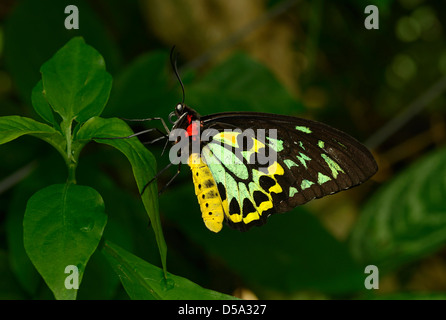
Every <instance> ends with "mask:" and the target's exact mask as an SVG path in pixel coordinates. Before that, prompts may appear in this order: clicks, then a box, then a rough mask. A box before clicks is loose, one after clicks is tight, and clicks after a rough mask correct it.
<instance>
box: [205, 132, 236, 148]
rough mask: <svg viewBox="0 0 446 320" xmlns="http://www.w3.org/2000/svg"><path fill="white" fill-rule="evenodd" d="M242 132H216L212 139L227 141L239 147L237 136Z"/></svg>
mask: <svg viewBox="0 0 446 320" xmlns="http://www.w3.org/2000/svg"><path fill="white" fill-rule="evenodd" d="M239 134H240V132H220V133H218V134H216V135H215V136H214V137H213V138H212V139H213V140H217V141H220V142H224V143H227V144H229V145H231V146H233V147H236V148H238V147H239V146H238V143H237V136H238V135H239Z"/></svg>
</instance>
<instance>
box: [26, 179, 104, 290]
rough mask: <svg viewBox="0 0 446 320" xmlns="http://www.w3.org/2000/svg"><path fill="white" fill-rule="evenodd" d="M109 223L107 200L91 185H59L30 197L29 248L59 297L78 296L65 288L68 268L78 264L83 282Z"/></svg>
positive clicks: (34, 261) (27, 207) (32, 258)
mask: <svg viewBox="0 0 446 320" xmlns="http://www.w3.org/2000/svg"><path fill="white" fill-rule="evenodd" d="M106 222H107V216H106V215H105V212H104V202H103V201H102V198H101V196H100V194H99V193H97V192H96V191H95V190H94V189H92V188H90V187H85V186H78V185H74V184H56V185H52V186H49V187H47V188H45V189H41V190H40V191H38V192H37V193H35V194H34V195H33V196H32V197H31V198H30V199H29V201H28V204H27V206H26V211H25V217H24V220H23V242H24V245H25V250H26V252H27V254H28V256H29V258H30V259H31V261H32V262H33V264H34V266H35V267H36V269H37V270H38V271H39V273H40V274H41V275H42V277H43V278H44V280H45V282H46V283H47V285H48V287H49V288H50V289H51V290H52V291H53V293H54V296H55V297H56V299H76V295H77V290H76V289H67V288H66V287H65V280H66V277H67V276H68V275H69V274H66V273H65V268H66V267H67V266H69V265H74V266H76V267H77V268H78V270H79V283H80V282H81V280H82V275H83V273H84V270H85V266H86V264H87V262H88V260H89V259H90V256H91V255H92V254H93V252H94V251H95V249H96V247H97V246H98V244H99V241H100V239H101V237H102V232H103V230H104V227H105V224H106Z"/></svg>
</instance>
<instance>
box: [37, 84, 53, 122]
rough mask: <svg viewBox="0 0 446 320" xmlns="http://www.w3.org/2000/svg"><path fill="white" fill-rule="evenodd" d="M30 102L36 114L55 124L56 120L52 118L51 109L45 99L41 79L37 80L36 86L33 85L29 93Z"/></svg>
mask: <svg viewBox="0 0 446 320" xmlns="http://www.w3.org/2000/svg"><path fill="white" fill-rule="evenodd" d="M31 102H32V104H33V107H34V110H36V112H37V114H38V115H39V116H41V117H42V119H43V120H45V121H47V122H48V123H50V124H52V125H55V123H56V121H55V120H54V114H53V110H52V109H51V106H50V105H49V104H48V101H46V98H45V93H44V91H43V83H42V80H40V81H39V82H37V84H36V86H35V87H34V89H33V91H32V94H31Z"/></svg>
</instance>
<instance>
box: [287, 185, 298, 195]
mask: <svg viewBox="0 0 446 320" xmlns="http://www.w3.org/2000/svg"><path fill="white" fill-rule="evenodd" d="M296 193H298V191H297V189H296V188H294V187H290V194H289V197H290V198H292V197H293V196H294V195H295V194H296Z"/></svg>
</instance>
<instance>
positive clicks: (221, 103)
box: [186, 53, 303, 115]
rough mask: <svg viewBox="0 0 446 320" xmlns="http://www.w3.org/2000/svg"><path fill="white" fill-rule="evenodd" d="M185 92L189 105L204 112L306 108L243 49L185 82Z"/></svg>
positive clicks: (287, 111) (289, 111)
mask: <svg viewBox="0 0 446 320" xmlns="http://www.w3.org/2000/svg"><path fill="white" fill-rule="evenodd" d="M186 94H187V103H188V105H190V106H192V107H194V108H196V109H197V111H198V112H200V111H201V113H202V114H205V113H206V114H209V113H214V112H223V111H242V110H244V111H257V112H274V113H279V114H286V115H290V114H298V113H299V112H302V111H303V107H302V105H301V104H300V103H299V102H298V101H296V100H295V99H294V98H293V97H292V96H291V95H290V94H289V93H288V91H287V90H286V89H285V88H284V87H283V85H282V84H281V83H280V82H279V81H278V80H277V79H276V77H275V76H274V75H273V73H272V72H271V71H270V70H269V69H267V68H266V67H265V66H264V65H262V64H260V63H259V62H256V61H254V60H252V59H251V58H250V57H249V56H247V55H245V54H242V53H238V54H234V55H233V56H232V57H230V58H229V59H227V60H226V61H224V62H223V63H222V64H220V65H218V66H216V67H214V68H213V69H211V70H210V71H209V72H208V73H207V74H206V75H205V76H204V77H203V78H202V79H199V80H198V81H196V82H194V83H193V84H190V85H186Z"/></svg>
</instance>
